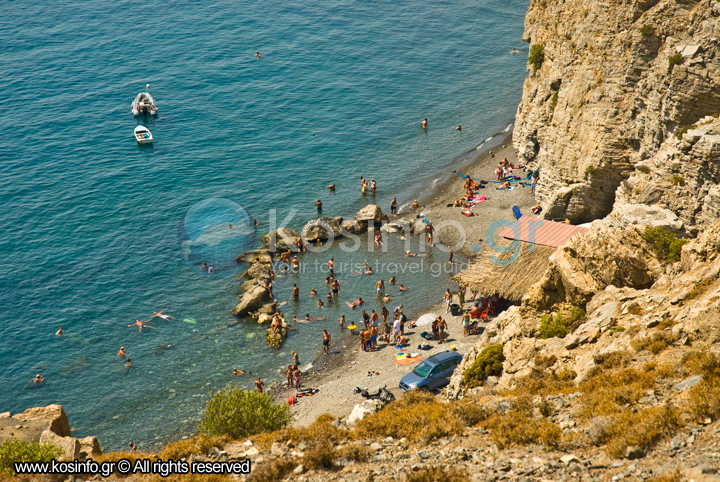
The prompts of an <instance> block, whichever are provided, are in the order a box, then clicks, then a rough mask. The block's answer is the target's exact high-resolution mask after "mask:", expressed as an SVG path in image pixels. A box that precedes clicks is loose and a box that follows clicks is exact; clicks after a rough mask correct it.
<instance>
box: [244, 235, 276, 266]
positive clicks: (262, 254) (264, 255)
mask: <svg viewBox="0 0 720 482" xmlns="http://www.w3.org/2000/svg"><path fill="white" fill-rule="evenodd" d="M263 239H265V238H263ZM256 260H257V261H258V262H260V263H265V264H269V263H272V256H271V255H270V250H269V249H268V248H259V249H253V250H252V251H248V252H247V253H243V254H241V255H240V256H238V257H237V258H235V261H237V262H238V263H243V262H248V263H252V262H253V261H256Z"/></svg>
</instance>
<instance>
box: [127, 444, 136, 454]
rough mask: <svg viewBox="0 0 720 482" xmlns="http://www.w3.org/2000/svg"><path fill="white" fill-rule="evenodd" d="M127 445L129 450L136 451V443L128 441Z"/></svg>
mask: <svg viewBox="0 0 720 482" xmlns="http://www.w3.org/2000/svg"><path fill="white" fill-rule="evenodd" d="M128 447H130V452H137V445H135V444H134V443H132V442H128Z"/></svg>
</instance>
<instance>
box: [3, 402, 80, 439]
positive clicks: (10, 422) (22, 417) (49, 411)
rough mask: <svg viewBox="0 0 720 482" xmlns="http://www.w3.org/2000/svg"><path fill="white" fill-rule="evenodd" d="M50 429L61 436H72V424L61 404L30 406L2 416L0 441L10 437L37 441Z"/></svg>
mask: <svg viewBox="0 0 720 482" xmlns="http://www.w3.org/2000/svg"><path fill="white" fill-rule="evenodd" d="M45 430H50V431H52V432H53V433H55V434H56V435H59V436H61V437H68V436H70V424H69V423H68V419H67V415H65V410H63V408H62V406H61V405H56V404H52V405H48V406H47V407H35V408H29V409H27V410H25V411H24V412H22V413H18V414H16V415H15V416H13V417H11V416H10V415H9V414H3V416H1V417H0V443H2V442H3V441H5V440H7V439H10V438H18V439H21V440H24V441H25V442H35V441H37V440H38V439H39V438H40V434H41V433H42V432H44V431H45Z"/></svg>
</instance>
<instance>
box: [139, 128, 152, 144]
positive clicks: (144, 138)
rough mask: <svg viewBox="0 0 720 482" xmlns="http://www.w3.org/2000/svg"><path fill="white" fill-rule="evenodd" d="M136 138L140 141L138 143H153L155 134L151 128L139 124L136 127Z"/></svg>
mask: <svg viewBox="0 0 720 482" xmlns="http://www.w3.org/2000/svg"><path fill="white" fill-rule="evenodd" d="M135 140H136V141H138V144H152V141H153V136H152V133H151V132H150V129H148V128H147V127H145V126H137V127H136V128H135Z"/></svg>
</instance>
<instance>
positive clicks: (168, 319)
mask: <svg viewBox="0 0 720 482" xmlns="http://www.w3.org/2000/svg"><path fill="white" fill-rule="evenodd" d="M156 316H159V317H160V318H162V319H163V320H165V321H170V319H171V318H175V317H174V316H170V315H163V312H162V311H161V312H160V313H155V312H154V311H153V315H152V317H151V318H150V319H153V318H155V317H156Z"/></svg>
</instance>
